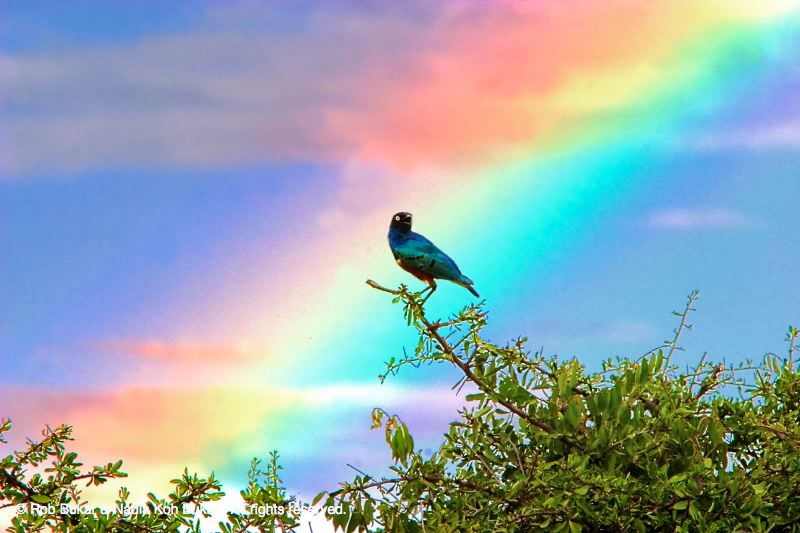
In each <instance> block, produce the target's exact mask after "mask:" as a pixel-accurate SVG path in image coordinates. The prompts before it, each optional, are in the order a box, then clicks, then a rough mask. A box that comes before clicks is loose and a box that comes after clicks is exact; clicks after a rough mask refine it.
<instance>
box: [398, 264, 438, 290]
mask: <svg viewBox="0 0 800 533" xmlns="http://www.w3.org/2000/svg"><path fill="white" fill-rule="evenodd" d="M397 264H398V265H400V268H402V269H403V270H405V271H406V272H408V273H409V274H411V275H412V276H414V277H415V278H417V279H419V280H422V281H424V282H425V283H427V284H428V285H436V282H435V281H434V280H433V276H431V275H430V274H427V273H425V272H423V271H421V270H419V269H416V268H413V267H409V266H406V265H404V264H403V260H402V259H398V260H397Z"/></svg>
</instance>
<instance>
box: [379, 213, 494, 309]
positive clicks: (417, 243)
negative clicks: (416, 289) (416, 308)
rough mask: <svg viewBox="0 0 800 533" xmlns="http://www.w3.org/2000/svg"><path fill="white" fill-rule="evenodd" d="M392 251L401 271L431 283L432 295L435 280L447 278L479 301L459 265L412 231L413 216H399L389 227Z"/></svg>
mask: <svg viewBox="0 0 800 533" xmlns="http://www.w3.org/2000/svg"><path fill="white" fill-rule="evenodd" d="M389 248H391V249H392V254H394V259H395V261H397V264H398V265H400V268H402V269H403V270H405V271H407V272H409V273H411V274H412V275H413V276H415V277H417V278H419V279H421V280H422V281H424V282H425V283H427V284H428V288H427V289H425V290H426V291H427V290H430V291H431V292H430V293H428V295H427V296H426V297H425V300H423V301H426V300H427V299H428V298H430V296H431V294H433V291H435V290H436V280H437V279H446V280H447V281H452V282H453V283H455V284H457V285H461V286H462V287H464V288H465V289H467V290H468V291H469V292H471V293H472V294H474V295H475V296H476V297H478V298H480V295H479V294H478V293H477V291H475V289H473V288H472V285H473V283H472V280H471V279H469V278H468V277H467V276H465V275H464V274H462V273H461V270H459V269H458V265H456V262H455V261H453V260H452V259H450V257H449V256H448V255H447V254H446V253H444V252H443V251H441V250H440V249H439V248H437V247H436V245H435V244H433V243H432V242H431V241H429V240H428V239H426V238H425V237H423V236H422V235H420V234H419V233H414V232H413V231H411V213H397V214H396V215H394V216H393V217H392V222H391V224H389Z"/></svg>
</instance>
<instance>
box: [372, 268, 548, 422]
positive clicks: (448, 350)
mask: <svg viewBox="0 0 800 533" xmlns="http://www.w3.org/2000/svg"><path fill="white" fill-rule="evenodd" d="M367 285H369V286H370V287H372V288H374V289H378V290H379V291H383V292H388V293H389V294H394V295H396V296H406V297H407V300H408V301H409V303H413V304H416V305H417V307H419V310H420V312H419V315H418V318H419V321H420V322H421V323H422V325H423V326H424V327H425V331H426V332H427V333H428V335H429V336H430V337H431V338H433V339H434V340H435V341H436V343H437V344H438V345H439V348H441V350H442V353H444V354H446V355H448V356H449V358H450V361H451V362H452V363H453V364H454V365H456V366H457V367H458V368H459V369H460V370H461V371H462V372H463V373H464V375H465V376H466V377H467V379H468V380H470V381H471V382H473V383H474V384H475V385H477V386H478V388H479V389H480V390H481V391H483V392H484V393H486V395H487V396H488V397H490V398H492V399H493V400H494V401H495V402H497V403H498V404H500V405H502V406H503V407H505V408H506V409H508V410H509V411H510V412H512V413H514V414H515V415H517V416H518V417H520V418H522V419H524V420H525V421H526V422H528V423H529V424H530V425H532V426H534V427H537V428H539V429H541V430H542V431H544V432H546V433H555V431H554V430H553V428H551V427H550V426H549V425H548V424H546V423H544V422H542V421H541V420H539V419H537V418H534V417H532V416H530V415H529V414H528V413H527V412H525V411H523V410H522V409H520V408H519V407H517V406H516V405H514V404H513V403H511V402H509V401H507V400H504V399H502V398H497V397H496V395H495V394H494V391H493V390H492V389H491V388H490V387H488V386H487V385H486V384H485V383H484V382H483V381H482V380H481V379H480V378H478V377H477V376H476V375H475V374H473V372H472V370H471V369H470V368H469V366H468V365H467V364H466V363H464V362H463V361H462V360H461V359H460V358H459V357H458V356H457V355H456V354H455V353H454V352H453V348H452V347H451V346H450V344H449V343H448V342H447V341H446V340H445V339H444V337H442V336H441V335H440V334H439V328H440V327H441V326H440V325H439V323H438V322H437V323H435V324H434V323H431V322H430V321H429V320H428V319H427V318H425V313H424V312H423V309H422V306H421V305H419V304H417V302H416V301H415V300H413V298H412V299H408V296H409V295H408V293H407V292H406V291H405V290H400V291H395V290H392V289H387V288H386V287H383V286H381V285H378V284H377V283H375V282H374V281H372V280H367Z"/></svg>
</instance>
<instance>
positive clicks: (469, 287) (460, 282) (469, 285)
mask: <svg viewBox="0 0 800 533" xmlns="http://www.w3.org/2000/svg"><path fill="white" fill-rule="evenodd" d="M456 283H457V284H458V285H461V286H462V287H464V288H465V289H467V290H468V291H469V292H471V293H472V295H473V296H475V298H480V297H481V295H480V294H478V291H476V290H475V289H474V288H473V287H472V280H471V279H469V278H468V277H466V276H461V279H460V280H457V281H456Z"/></svg>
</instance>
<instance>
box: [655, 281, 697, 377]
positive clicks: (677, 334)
mask: <svg viewBox="0 0 800 533" xmlns="http://www.w3.org/2000/svg"><path fill="white" fill-rule="evenodd" d="M699 295H700V291H696V290H695V291H692V292H691V293H690V294H689V299H688V301H687V302H686V307H685V308H684V309H683V313H680V314H679V313H675V314H677V315H678V316H680V317H681V323H680V324H678V328H677V329H676V330H675V337H673V338H672V342H670V344H669V353H668V354H667V360H666V362H665V363H664V370H663V371H662V373H661V377H662V379H663V377H664V375H665V374H666V373H667V368H669V362H670V359H671V358H672V354H673V353H674V352H675V350H676V349H678V340H679V339H680V338H681V333H683V330H684V329H691V326H690V325H688V324H686V318H687V317H688V316H689V311H694V308H693V307H692V305H693V304H694V302H695V301H696V300H697V297H698V296H699Z"/></svg>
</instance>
